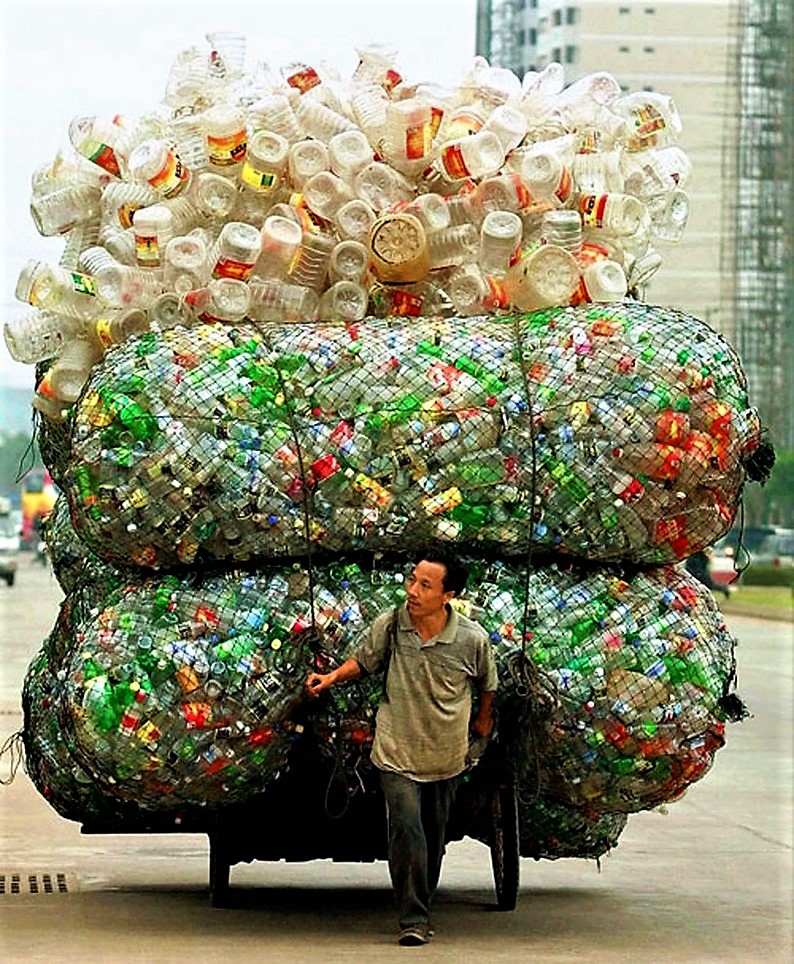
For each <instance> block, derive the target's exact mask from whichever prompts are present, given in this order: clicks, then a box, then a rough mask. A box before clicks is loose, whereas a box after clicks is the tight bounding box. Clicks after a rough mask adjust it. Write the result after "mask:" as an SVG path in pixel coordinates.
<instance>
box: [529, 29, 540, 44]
mask: <svg viewBox="0 0 794 964" xmlns="http://www.w3.org/2000/svg"><path fill="white" fill-rule="evenodd" d="M527 41H528V43H529V45H530V47H534V46H535V45H536V44H537V42H538V32H537V30H536V29H535V28H534V27H530V28H529V30H528V31H527Z"/></svg>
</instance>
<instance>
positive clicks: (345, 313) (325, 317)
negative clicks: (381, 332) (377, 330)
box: [317, 281, 369, 323]
mask: <svg viewBox="0 0 794 964" xmlns="http://www.w3.org/2000/svg"><path fill="white" fill-rule="evenodd" d="M368 301H369V295H368V293H367V289H366V288H365V287H364V286H363V285H360V284H357V283H356V282H355V281H336V282H334V284H332V285H331V287H330V288H327V289H326V290H325V291H324V292H323V294H322V296H321V297H320V303H319V307H318V310H317V317H318V319H319V320H320V321H344V322H346V323H349V322H353V321H361V320H362V319H363V318H364V317H365V316H366V314H367V304H368Z"/></svg>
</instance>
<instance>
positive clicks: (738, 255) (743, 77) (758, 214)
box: [731, 0, 794, 450]
mask: <svg viewBox="0 0 794 964" xmlns="http://www.w3.org/2000/svg"><path fill="white" fill-rule="evenodd" d="M791 6H792V5H791V0H742V2H741V3H740V4H739V21H738V38H737V39H738V43H737V57H738V62H737V64H736V72H735V76H736V78H737V82H738V123H737V136H736V143H735V171H736V179H737V180H736V186H737V190H736V201H735V208H734V224H733V231H732V232H731V233H732V236H733V239H734V240H733V244H732V245H731V251H732V256H733V257H732V269H733V271H732V275H733V285H732V290H733V306H732V308H733V311H732V313H733V327H734V332H735V335H734V337H735V344H736V348H737V350H738V352H739V355H740V357H741V359H742V363H743V366H744V369H745V371H746V373H747V378H748V382H749V387H750V393H751V398H752V399H753V400H754V402H755V404H757V406H758V408H759V409H760V412H761V415H762V418H763V421H764V424H766V425H767V426H768V427H769V428H770V430H771V434H772V439H773V441H774V443H775V445H776V447H778V448H779V449H789V450H791V449H794V252H792V224H794V177H793V175H794V87H793V86H792V84H791V81H790V78H791V76H792V71H793V70H794V63H793V62H792V61H793V60H794V57H793V56H792V24H791V20H792V16H791V15H792V10H791Z"/></svg>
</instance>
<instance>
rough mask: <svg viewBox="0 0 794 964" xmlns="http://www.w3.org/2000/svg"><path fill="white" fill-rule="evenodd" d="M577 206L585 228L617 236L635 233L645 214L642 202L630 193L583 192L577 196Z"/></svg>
mask: <svg viewBox="0 0 794 964" xmlns="http://www.w3.org/2000/svg"><path fill="white" fill-rule="evenodd" d="M577 208H578V211H579V213H580V214H581V216H582V226H583V228H584V229H585V230H596V231H604V232H606V233H608V234H614V235H617V236H618V237H621V236H627V235H634V234H636V233H637V231H638V230H639V229H640V227H641V225H642V223H643V219H644V217H645V216H646V211H645V207H644V205H643V203H642V202H641V201H639V200H638V199H637V198H635V197H632V195H630V194H619V193H613V194H585V195H582V196H580V197H579V199H578V202H577Z"/></svg>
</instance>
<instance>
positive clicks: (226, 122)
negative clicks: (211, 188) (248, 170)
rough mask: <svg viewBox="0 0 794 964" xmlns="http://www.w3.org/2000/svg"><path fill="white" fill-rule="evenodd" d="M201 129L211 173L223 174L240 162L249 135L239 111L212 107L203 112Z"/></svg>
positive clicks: (219, 106)
mask: <svg viewBox="0 0 794 964" xmlns="http://www.w3.org/2000/svg"><path fill="white" fill-rule="evenodd" d="M204 130H205V131H206V135H207V155H208V161H209V165H210V170H215V171H216V172H217V173H222V172H225V171H228V170H229V169H233V168H236V167H237V165H239V164H242V163H243V161H244V160H245V155H246V151H247V150H248V132H247V130H246V126H245V114H244V112H243V110H242V108H239V107H236V106H234V105H233V104H222V103H221V104H213V106H212V107H209V108H208V109H207V110H206V111H205V112H204Z"/></svg>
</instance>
